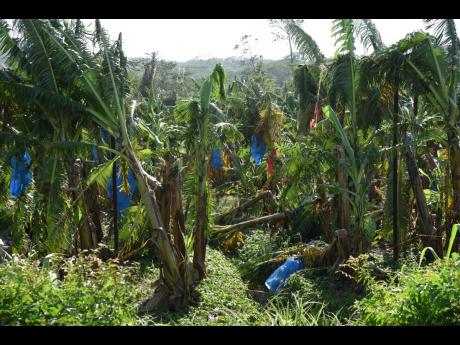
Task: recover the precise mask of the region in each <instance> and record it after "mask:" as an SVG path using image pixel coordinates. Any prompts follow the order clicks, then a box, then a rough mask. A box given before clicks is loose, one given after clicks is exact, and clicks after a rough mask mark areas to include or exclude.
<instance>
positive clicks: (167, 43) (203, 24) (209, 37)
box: [85, 19, 460, 61]
mask: <svg viewBox="0 0 460 345" xmlns="http://www.w3.org/2000/svg"><path fill="white" fill-rule="evenodd" d="M456 21H457V25H460V21H459V20H456ZM85 22H91V20H85ZM374 22H375V25H376V26H377V28H378V29H379V31H380V33H381V36H382V40H383V41H384V43H385V44H386V45H391V44H393V43H395V42H397V41H398V40H399V39H401V38H403V37H404V36H405V35H406V34H407V33H409V32H412V31H414V30H421V29H423V28H424V23H423V22H422V20H421V19H374ZM101 23H102V25H103V26H104V27H105V28H106V29H107V30H108V31H109V33H110V36H111V37H112V38H113V39H115V38H116V37H117V36H118V33H119V32H122V33H123V45H124V49H125V53H126V54H127V55H128V56H129V57H140V56H145V54H149V53H151V52H152V51H158V52H159V54H160V56H161V57H162V58H164V59H169V60H176V61H185V60H189V59H193V58H195V57H202V58H207V57H218V58H224V57H229V56H234V55H239V53H238V52H237V51H235V50H234V49H233V48H234V46H235V44H237V43H239V40H240V38H241V37H242V36H243V35H252V37H253V38H258V42H257V44H255V45H253V46H252V49H253V50H254V54H262V55H263V56H264V57H265V58H268V59H279V58H282V57H284V56H286V55H288V53H289V47H288V45H287V43H285V42H273V36H272V34H271V32H272V28H270V26H269V25H268V21H267V20H265V19H101ZM303 27H304V29H305V31H306V32H308V33H309V34H310V35H311V36H312V37H313V38H314V39H315V40H316V41H317V43H318V45H319V47H320V49H321V50H322V51H323V53H324V54H325V55H326V56H332V55H333V54H334V52H335V47H334V39H333V38H332V37H331V19H305V22H304V25H303ZM357 53H358V54H362V53H364V49H363V48H362V47H361V46H360V45H358V50H357Z"/></svg>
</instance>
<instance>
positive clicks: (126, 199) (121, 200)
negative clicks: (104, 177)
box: [107, 171, 136, 215]
mask: <svg viewBox="0 0 460 345" xmlns="http://www.w3.org/2000/svg"><path fill="white" fill-rule="evenodd" d="M128 182H129V195H128V194H127V193H125V192H123V191H121V187H122V184H123V181H122V179H121V175H120V174H117V186H118V192H117V213H118V215H120V214H121V212H122V211H124V210H126V209H127V208H129V207H130V206H131V201H132V197H133V194H134V191H135V190H136V180H135V179H134V176H133V174H132V173H131V171H130V172H128ZM107 195H108V196H109V198H110V199H112V178H110V179H109V182H108V183H107Z"/></svg>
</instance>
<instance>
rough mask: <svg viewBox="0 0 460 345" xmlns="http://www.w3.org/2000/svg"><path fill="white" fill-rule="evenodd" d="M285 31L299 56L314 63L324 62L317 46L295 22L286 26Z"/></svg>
mask: <svg viewBox="0 0 460 345" xmlns="http://www.w3.org/2000/svg"><path fill="white" fill-rule="evenodd" d="M287 31H288V33H289V35H291V37H292V39H293V42H294V44H295V45H296V47H297V49H298V50H299V53H300V54H302V55H303V56H304V57H306V58H307V59H309V60H311V61H313V62H315V63H320V62H323V61H324V55H323V53H322V52H321V50H320V49H319V46H318V44H317V43H316V42H315V40H314V39H313V38H312V37H311V36H310V35H309V34H307V33H306V32H305V31H304V30H303V29H302V28H301V27H300V26H299V25H297V24H296V23H295V22H290V23H289V24H288V25H287Z"/></svg>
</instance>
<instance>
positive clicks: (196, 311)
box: [152, 248, 263, 326]
mask: <svg viewBox="0 0 460 345" xmlns="http://www.w3.org/2000/svg"><path fill="white" fill-rule="evenodd" d="M206 255H207V259H206V264H207V269H208V276H207V277H206V278H204V279H203V280H202V281H201V282H200V284H199V285H198V286H197V289H196V296H195V298H196V301H197V304H196V305H195V306H192V307H190V308H189V310H188V312H187V313H175V314H173V313H171V314H166V315H162V317H161V319H160V320H152V323H154V324H169V325H207V326H214V325H216V326H217V325H232V326H236V325H240V326H242V325H258V324H260V322H261V319H262V315H263V314H262V312H261V311H260V310H259V308H258V305H257V303H256V302H255V301H253V300H251V299H250V298H249V297H248V295H247V285H246V284H245V283H244V282H243V281H242V279H241V277H240V275H239V273H238V270H237V269H236V267H235V266H234V264H233V263H231V262H230V261H229V260H228V259H227V258H226V257H225V256H224V255H223V254H222V253H221V252H220V251H218V250H215V249H211V248H208V251H207V254H206Z"/></svg>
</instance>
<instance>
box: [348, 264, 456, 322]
mask: <svg viewBox="0 0 460 345" xmlns="http://www.w3.org/2000/svg"><path fill="white" fill-rule="evenodd" d="M459 281H460V261H458V260H457V261H454V260H443V261H436V262H434V263H433V264H431V265H428V266H426V267H424V268H420V269H418V268H412V269H408V270H404V272H400V273H399V274H398V275H397V281H396V280H393V281H391V282H389V283H387V282H379V283H375V284H373V285H372V286H371V292H370V294H369V296H367V297H366V298H364V299H362V300H361V301H360V302H357V304H356V307H357V321H356V323H358V324H364V325H375V326H378V325H385V326H391V325H399V326H402V325H412V326H415V325H418V326H421V325H424V326H434V325H460V304H459V301H460V285H459V284H458V282H459Z"/></svg>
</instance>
